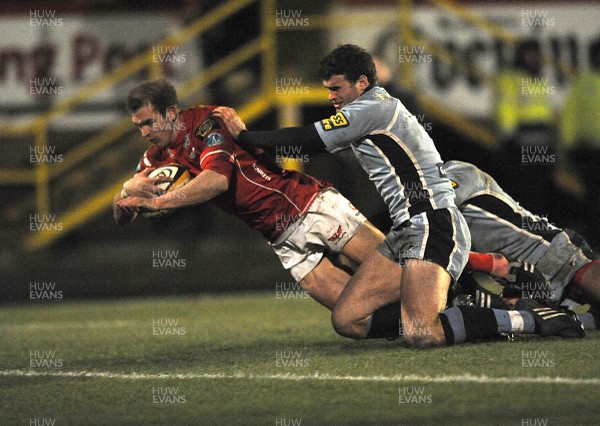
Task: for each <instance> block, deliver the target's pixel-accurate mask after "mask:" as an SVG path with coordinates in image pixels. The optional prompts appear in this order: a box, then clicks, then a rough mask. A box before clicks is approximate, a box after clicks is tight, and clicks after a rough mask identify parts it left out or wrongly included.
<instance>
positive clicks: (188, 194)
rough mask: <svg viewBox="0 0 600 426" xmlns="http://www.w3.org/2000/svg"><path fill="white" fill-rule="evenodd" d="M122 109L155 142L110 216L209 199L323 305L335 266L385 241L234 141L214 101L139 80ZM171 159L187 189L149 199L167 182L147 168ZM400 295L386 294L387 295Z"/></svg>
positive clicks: (336, 203) (352, 213) (338, 279)
mask: <svg viewBox="0 0 600 426" xmlns="http://www.w3.org/2000/svg"><path fill="white" fill-rule="evenodd" d="M127 107H128V109H129V111H130V112H131V114H132V121H133V123H134V124H135V125H136V126H137V127H138V128H139V129H140V132H141V135H142V137H143V138H144V139H146V140H147V141H148V142H150V143H151V144H152V146H150V148H148V149H147V150H146V152H145V153H144V156H143V158H142V160H141V161H140V164H139V166H138V172H137V174H136V175H135V176H134V177H133V178H132V179H130V180H128V181H127V182H125V184H124V185H123V190H122V191H121V192H120V193H119V194H117V195H116V196H115V198H114V203H113V210H114V216H115V220H116V221H117V223H119V224H125V223H129V222H130V221H131V220H133V219H134V218H135V215H136V213H137V212H138V211H140V210H147V211H154V210H163V209H174V208H180V207H185V206H191V205H195V204H199V203H203V202H206V201H208V200H214V201H215V202H216V204H217V205H218V206H219V207H221V208H222V209H224V210H225V211H228V212H231V213H233V214H234V215H236V216H237V217H239V218H240V219H242V220H243V221H244V222H245V223H246V224H248V225H249V226H250V227H252V228H254V229H256V230H258V231H259V232H261V233H262V234H263V235H264V237H265V238H266V239H267V240H268V241H269V242H270V244H271V245H272V247H273V249H274V251H275V252H276V254H277V255H278V256H279V258H280V260H281V262H282V264H283V266H284V268H286V269H289V270H290V273H291V274H292V276H293V277H294V278H295V279H296V280H297V281H298V283H300V285H301V286H302V288H303V289H304V290H306V291H308V293H309V294H310V295H311V296H312V297H313V298H315V299H316V300H317V301H318V302H320V303H321V304H323V305H325V306H326V307H327V308H329V309H332V308H333V306H334V305H335V302H336V300H337V299H338V297H339V295H340V293H341V291H342V290H343V288H344V286H345V285H346V283H347V282H348V280H349V277H350V276H349V275H348V273H347V272H346V271H345V269H347V268H345V267H344V266H342V265H346V266H349V265H353V264H359V263H361V262H362V260H363V259H364V258H365V257H366V255H367V254H368V253H370V252H371V251H372V250H373V248H374V247H375V246H377V244H379V243H380V242H381V241H382V240H383V238H384V237H383V234H382V233H381V232H380V231H379V230H377V228H375V227H374V226H373V225H371V224H370V223H369V222H368V221H366V219H365V217H364V216H363V215H362V214H361V213H360V212H359V211H358V210H357V209H356V208H354V207H353V206H352V204H351V203H350V202H349V201H348V200H347V199H345V198H344V197H343V196H342V195H341V194H340V193H339V192H337V191H336V190H335V189H334V188H332V186H331V184H329V183H327V182H323V181H320V180H318V179H315V178H313V177H311V176H308V175H306V174H304V173H299V172H294V171H286V170H282V169H280V168H279V167H277V166H276V165H275V164H273V163H272V162H270V161H267V158H266V156H264V155H262V154H256V155H252V154H250V153H249V152H247V151H246V150H243V149H242V148H240V147H239V146H238V145H237V144H235V143H234V141H233V139H232V138H231V136H230V135H229V133H228V132H227V130H226V129H225V126H223V125H221V124H220V119H216V118H214V117H213V116H212V111H213V109H214V107H210V106H203V107H195V108H190V109H187V110H180V109H179V107H178V101H177V93H176V91H175V88H174V87H173V86H172V85H171V84H170V83H168V82H166V81H155V82H149V83H145V84H142V85H140V86H137V87H136V88H134V89H132V91H131V92H130V94H129V96H128V99H127ZM168 164H181V165H183V166H185V167H186V168H187V169H188V170H189V171H190V173H191V174H192V175H193V176H194V178H193V179H192V180H191V181H190V182H189V183H188V184H187V185H186V186H185V187H182V188H180V189H177V190H174V191H171V192H169V193H168V194H164V195H163V196H159V197H156V196H153V195H154V193H155V191H156V185H157V184H158V183H160V182H163V181H165V179H164V178H158V177H157V178H150V177H148V175H149V173H150V172H151V171H152V170H154V168H156V167H160V166H163V165H168ZM321 283H327V285H322V284H321ZM394 290H395V289H394ZM398 297H399V294H398V295H395V294H394V295H390V300H396V299H397V298H398Z"/></svg>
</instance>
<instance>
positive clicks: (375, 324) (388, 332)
mask: <svg viewBox="0 0 600 426" xmlns="http://www.w3.org/2000/svg"><path fill="white" fill-rule="evenodd" d="M383 337H386V338H398V337H400V302H397V303H392V304H390V305H387V306H384V307H383V308H380V309H378V310H376V311H375V312H373V316H372V317H371V326H370V328H369V332H368V333H367V339H380V338H383Z"/></svg>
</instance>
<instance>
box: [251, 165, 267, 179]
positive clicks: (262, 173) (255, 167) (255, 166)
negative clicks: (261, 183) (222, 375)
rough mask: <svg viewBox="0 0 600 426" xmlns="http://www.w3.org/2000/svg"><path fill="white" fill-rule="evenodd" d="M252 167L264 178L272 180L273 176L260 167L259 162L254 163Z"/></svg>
mask: <svg viewBox="0 0 600 426" xmlns="http://www.w3.org/2000/svg"><path fill="white" fill-rule="evenodd" d="M252 168H253V169H254V170H255V171H256V173H258V174H259V175H260V176H261V177H262V178H263V179H264V180H266V181H269V182H270V181H271V176H269V175H268V174H267V173H266V172H265V171H264V170H263V169H261V168H260V167H258V164H256V163H252Z"/></svg>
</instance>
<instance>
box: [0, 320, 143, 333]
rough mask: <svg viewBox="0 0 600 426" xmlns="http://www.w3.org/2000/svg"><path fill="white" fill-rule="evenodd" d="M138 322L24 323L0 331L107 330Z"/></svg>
mask: <svg viewBox="0 0 600 426" xmlns="http://www.w3.org/2000/svg"><path fill="white" fill-rule="evenodd" d="M139 324H140V321H134V320H126V321H121V320H114V321H85V322H66V321H65V322H26V323H23V324H7V325H0V330H7V331H11V330H12V331H14V330H17V331H20V330H53V329H58V330H64V329H67V328H109V327H117V328H120V327H133V326H134V325H139Z"/></svg>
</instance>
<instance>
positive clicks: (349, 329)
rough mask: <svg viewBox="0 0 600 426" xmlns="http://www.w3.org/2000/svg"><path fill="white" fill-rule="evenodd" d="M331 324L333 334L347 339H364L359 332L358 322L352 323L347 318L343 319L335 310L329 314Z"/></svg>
mask: <svg viewBox="0 0 600 426" xmlns="http://www.w3.org/2000/svg"><path fill="white" fill-rule="evenodd" d="M331 324H332V325H333V329H334V330H335V332H336V333H337V334H339V335H340V336H344V337H349V338H351V339H364V338H365V337H366V336H363V335H362V333H361V332H360V327H359V326H358V322H355V321H352V320H350V319H349V318H347V317H346V318H345V317H344V316H343V315H342V314H340V313H339V311H338V310H336V309H335V308H334V309H333V311H332V312H331Z"/></svg>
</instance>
